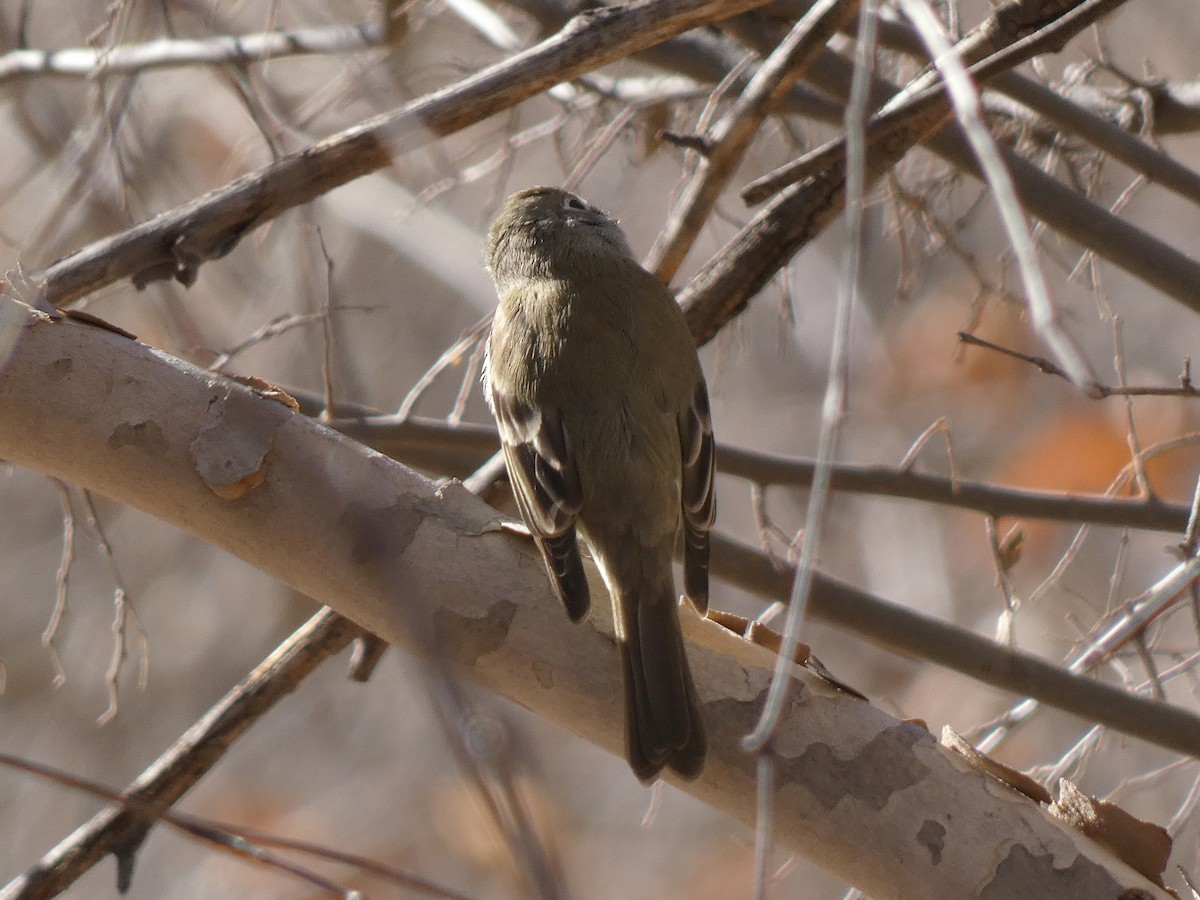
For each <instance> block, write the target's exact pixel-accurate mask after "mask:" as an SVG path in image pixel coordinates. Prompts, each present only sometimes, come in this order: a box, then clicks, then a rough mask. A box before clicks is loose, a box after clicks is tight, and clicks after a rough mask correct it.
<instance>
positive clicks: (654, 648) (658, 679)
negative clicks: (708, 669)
mask: <svg viewBox="0 0 1200 900" xmlns="http://www.w3.org/2000/svg"><path fill="white" fill-rule="evenodd" d="M617 607H618V609H619V611H620V612H619V614H620V616H621V622H622V626H623V628H622V631H623V633H624V638H625V639H624V641H623V643H622V645H621V655H622V659H623V662H624V668H625V679H624V680H625V709H626V712H625V740H626V747H627V755H628V757H629V765H630V768H632V769H633V771H634V774H636V775H637V777H638V778H639V779H640V780H641V781H643V782H650V781H653V780H654V779H655V778H656V777H657V776H658V774H659V772H661V771H662V769H663V768H664V767H670V768H671V769H673V770H675V771H676V772H678V773H679V774H680V775H682V776H683V777H685V778H694V777H696V776H697V775H699V774H700V770H701V769H702V768H703V766H704V757H705V754H706V752H707V746H708V745H707V741H706V739H705V735H704V723H703V719H702V717H701V714H700V704H699V701H698V698H697V696H696V687H695V684H694V683H693V682H692V675H691V670H690V669H689V668H688V661H687V654H686V652H685V651H684V646H683V635H682V633H681V632H680V628H679V610H678V605H677V603H676V599H675V588H674V585H673V584H672V583H671V582H670V580H669V579H668V581H667V582H666V584H665V585H661V586H659V587H658V588H657V589H655V590H643V591H640V592H638V593H637V594H636V595H634V594H629V595H624V596H621V597H619V598H618V600H617Z"/></svg>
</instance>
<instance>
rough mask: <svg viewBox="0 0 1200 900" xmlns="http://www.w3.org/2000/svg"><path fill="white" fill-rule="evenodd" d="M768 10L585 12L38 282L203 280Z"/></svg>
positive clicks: (736, 0) (751, 2)
mask: <svg viewBox="0 0 1200 900" xmlns="http://www.w3.org/2000/svg"><path fill="white" fill-rule="evenodd" d="M764 2H766V0H637V2H634V3H630V4H627V5H625V6H620V7H602V8H598V9H593V10H589V11H587V12H584V13H580V14H579V15H578V16H576V17H575V18H573V19H571V20H570V21H569V22H568V23H567V24H566V25H565V26H564V27H563V29H562V30H561V31H560V32H559V33H558V34H556V35H554V36H552V37H550V38H547V39H546V40H544V41H542V42H541V43H540V44H538V45H537V46H535V47H533V48H531V49H529V50H527V51H525V52H524V53H519V54H517V55H515V56H513V57H510V58H509V59H506V60H504V61H502V62H500V63H497V64H496V65H494V66H491V67H489V68H487V69H485V70H484V71H482V72H479V73H477V74H475V75H473V76H471V77H469V78H467V79H465V80H463V81H461V82H459V83H457V84H455V85H451V86H450V87H448V88H445V89H443V90H441V91H437V92H435V93H433V94H429V95H427V96H425V97H422V98H421V99H419V100H416V101H414V102H413V103H410V104H408V105H407V106H405V107H403V108H401V109H399V110H397V111H396V112H393V113H388V114H386V115H382V116H376V117H375V118H372V119H368V120H367V121H365V122H363V123H361V124H359V125H356V126H354V127H353V128H349V129H347V130H346V131H343V132H341V133H340V134H337V135H334V136H333V137H330V138H327V139H326V140H323V141H321V142H319V143H317V144H314V145H313V146H311V147H308V148H306V149H304V150H302V151H300V152H299V153H294V154H292V155H290V156H286V157H284V158H283V159H280V160H279V161H278V162H275V163H273V164H271V165H269V166H265V167H264V168H261V169H258V170H257V171H255V172H251V173H249V174H247V175H244V176H243V177H241V178H239V179H237V180H236V181H233V182H231V183H230V184H228V185H226V186H225V187H223V188H219V189H217V190H215V191H212V192H210V193H208V194H206V195H204V196H202V197H199V198H197V199H195V200H193V201H191V202H190V203H185V204H184V205H183V206H179V207H176V208H175V209H173V210H170V211H168V212H165V213H162V214H160V215H158V216H156V217H155V218H153V219H151V220H150V221H148V222H144V223H142V224H141V225H137V226H134V227H133V228H130V229H128V230H126V231H123V232H121V233H119V234H116V235H113V236H111V237H108V238H105V239H103V240H100V241H96V242H95V243H92V244H90V245H88V246H87V247H84V248H83V249H81V250H78V251H76V252H75V253H73V254H71V255H70V256H67V257H64V258H63V259H61V260H59V261H57V262H55V263H54V264H52V265H51V266H50V267H49V268H47V269H46V270H45V271H44V272H42V273H41V274H40V275H38V276H36V277H35V278H34V281H35V282H38V283H41V285H42V290H43V291H44V295H45V298H46V299H47V300H48V301H49V302H50V303H53V304H55V305H62V304H65V303H69V302H70V301H72V300H75V299H77V298H79V297H81V296H83V295H84V294H87V293H89V292H91V291H94V290H96V289H98V288H101V287H104V286H105V285H108V284H112V283H113V282H115V281H119V280H121V279H122V278H132V279H133V281H134V284H135V285H137V286H139V287H142V286H145V285H146V284H149V283H150V282H152V281H156V280H159V279H165V278H174V279H175V280H177V281H179V282H180V283H182V284H185V285H186V284H191V283H192V282H194V281H195V279H196V275H197V272H198V270H199V267H200V266H201V265H202V264H203V263H205V262H207V261H208V260H211V259H218V258H220V257H222V256H224V255H225V254H226V253H228V252H229V251H230V250H232V249H233V247H234V246H236V244H237V243H238V241H240V240H241V238H242V237H243V236H245V235H246V234H247V233H248V232H249V231H251V230H253V229H254V228H256V227H257V226H259V225H261V224H263V223H264V222H267V221H270V220H271V219H273V218H275V217H276V216H278V215H279V214H280V213H282V212H284V211H286V210H288V209H291V208H293V207H296V206H300V205H302V204H304V203H307V202H309V201H311V200H313V199H315V198H316V197H319V196H321V195H322V194H324V193H326V192H328V191H330V190H332V189H333V188H335V187H337V186H338V185H341V184H345V183H346V182H348V181H350V180H352V179H354V178H358V177H359V176H361V175H366V174H367V173H369V172H374V171H376V170H378V169H382V168H384V167H385V166H387V165H389V164H390V163H391V160H392V158H393V157H394V156H395V155H397V154H400V153H404V152H406V151H408V150H411V149H412V148H414V147H417V146H420V145H421V144H423V143H425V142H427V141H429V140H430V139H432V138H435V137H441V136H444V135H447V134H452V133H454V132H455V131H458V130H460V129H462V128H465V127H467V126H468V125H473V124H475V123H477V122H480V121H482V120H484V119H486V118H488V117H489V116H492V115H495V114H496V113H497V112H500V111H503V110H505V109H508V108H510V107H512V106H515V105H516V104H517V103H520V102H521V101H522V100H526V99H528V98H530V97H533V96H536V95H537V94H540V93H541V92H542V91H544V90H546V89H547V88H550V87H553V86H554V85H555V84H559V83H561V82H563V81H569V80H570V79H572V78H576V77H578V76H579V75H582V74H584V73H586V72H589V71H591V70H592V69H595V68H598V67H599V66H602V65H605V64H606V63H610V62H615V61H616V60H618V59H622V58H624V57H626V56H628V55H629V54H631V53H636V52H637V51H639V50H642V49H645V48H647V47H650V46H652V45H654V44H656V43H658V42H661V41H664V40H666V39H667V38H670V37H673V36H674V35H676V34H679V33H680V32H683V31H687V30H688V29H691V28H695V27H697V26H699V25H703V24H706V23H708V22H710V21H713V20H716V19H721V18H724V17H726V16H730V15H735V14H737V13H739V12H743V11H745V10H747V9H752V8H753V7H755V6H761V5H762V4H763V3H764Z"/></svg>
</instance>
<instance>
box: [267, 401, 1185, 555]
mask: <svg viewBox="0 0 1200 900" xmlns="http://www.w3.org/2000/svg"><path fill="white" fill-rule="evenodd" d="M288 390H289V393H292V395H293V396H295V397H296V399H297V400H299V401H300V408H301V411H302V412H305V413H307V414H309V415H319V411H320V408H321V407H320V400H319V398H317V397H316V395H314V394H309V393H307V392H305V391H301V390H293V389H291V388H289V389H288ZM338 406H339V409H343V410H345V409H346V404H344V403H339V404H338ZM357 411H358V412H360V413H361V418H356V419H337V420H334V421H333V422H330V423H328V424H329V425H330V427H332V428H336V429H337V430H338V431H340V432H342V433H343V434H345V435H348V436H350V437H353V438H354V439H355V440H358V441H361V442H362V443H364V444H366V445H367V446H369V447H371V448H373V449H375V450H378V451H379V452H380V453H386V454H387V455H389V456H391V457H393V458H395V459H397V460H399V461H400V462H403V463H405V464H406V465H412V466H416V467H417V468H426V469H430V470H434V471H438V472H441V473H443V474H451V475H457V476H459V477H461V476H463V475H465V474H466V473H468V472H471V471H473V470H474V469H475V468H476V467H477V466H479V465H480V464H482V463H483V462H484V461H485V460H487V459H488V457H489V456H491V454H493V453H495V452H496V450H497V448H498V447H499V446H500V444H499V441H498V439H497V437H496V432H495V429H494V428H492V427H491V426H489V425H474V424H460V425H449V424H447V423H445V422H440V421H436V420H432V419H409V420H408V421H406V422H394V421H392V420H391V419H389V418H388V417H387V416H380V415H371V414H370V412H369V410H367V409H366V408H365V407H359V408H358V410H357ZM440 459H445V460H450V462H451V464H450V465H448V466H446V467H444V468H441V467H439V466H438V465H437V462H438V460H440ZM813 466H814V463H813V462H812V460H807V459H796V458H794V457H784V456H775V455H772V454H769V453H760V452H758V451H754V450H745V449H742V448H740V447H732V446H730V445H728V444H720V445H718V447H717V469H718V470H719V471H720V472H722V473H723V474H726V475H733V476H735V477H738V478H744V479H746V480H747V481H750V482H753V483H756V484H762V485H782V486H788V487H794V488H806V487H808V486H809V485H810V484H812V474H813ZM832 485H833V488H834V490H838V491H846V492H847V493H852V494H869V495H874V496H882V497H898V498H904V499H909V500H922V501H925V502H927V503H937V504H940V505H943V506H953V507H958V508H961V509H972V510H976V511H977V512H980V513H983V514H985V515H989V516H993V517H995V518H1018V517H1019V518H1028V519H1048V520H1051V521H1062V522H1077V523H1083V524H1089V525H1105V526H1111V527H1113V528H1140V529H1145V530H1148V531H1166V532H1177V533H1182V532H1183V530H1184V528H1185V527H1186V526H1187V521H1188V507H1187V506H1185V505H1183V504H1178V503H1165V502H1163V501H1161V500H1157V499H1154V498H1148V499H1130V498H1124V497H1105V496H1097V495H1085V494H1066V493H1061V492H1055V491H1034V490H1024V489H1021V488H1014V487H1003V486H999V485H993V484H986V483H984V482H978V481H963V480H961V479H953V478H947V477H945V476H942V475H929V474H924V473H920V472H913V471H911V470H909V469H905V468H895V467H891V466H861V465H850V464H846V463H841V464H837V465H835V466H834V469H833V480H832Z"/></svg>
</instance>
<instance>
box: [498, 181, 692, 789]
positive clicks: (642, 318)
mask: <svg viewBox="0 0 1200 900" xmlns="http://www.w3.org/2000/svg"><path fill="white" fill-rule="evenodd" d="M485 253H486V259H487V266H488V270H489V272H490V273H491V276H492V279H493V281H494V283H495V287H496V292H497V295H498V297H499V304H498V307H497V309H496V313H495V316H494V318H493V323H492V328H491V332H490V334H489V336H488V342H487V347H486V353H485V362H484V367H483V379H484V383H485V386H486V389H485V395H486V398H487V402H488V405H489V407H490V408H491V411H492V413H493V415H494V417H495V419H496V423H497V427H498V429H499V433H500V439H501V445H502V450H503V454H504V460H505V465H506V469H507V472H508V477H509V481H510V483H511V485H512V490H513V494H514V496H515V498H516V503H517V507H518V509H519V511H520V514H521V517H522V519H523V520H524V522H525V525H526V526H527V527H528V529H529V531H530V533H531V534H532V536H533V538H534V540H535V542H536V544H537V546H538V549H539V550H540V551H541V555H542V558H543V560H544V561H545V565H546V570H547V573H548V575H549V578H550V581H551V584H552V585H553V588H554V590H555V593H556V594H557V595H558V598H559V599H560V600H561V601H562V604H563V606H564V607H565V609H566V612H567V615H568V617H569V618H570V619H571V620H572V621H579V620H580V619H582V618H583V617H584V616H585V615H586V614H587V612H588V609H589V605H590V595H589V590H588V584H587V579H586V576H585V574H584V568H583V561H582V558H581V556H580V550H579V544H578V537H579V536H580V535H582V537H583V538H584V539H585V540H586V541H587V544H588V546H589V548H590V550H591V554H592V558H593V559H594V560H595V562H596V565H597V567H598V568H599V570H600V574H601V577H602V578H603V580H604V583H605V586H606V587H607V589H608V593H609V595H610V597H611V599H612V607H613V622H614V630H615V632H616V635H617V640H618V643H619V646H620V652H621V659H622V665H623V685H624V695H625V745H626V756H627V758H628V761H629V765H630V768H631V769H632V771H633V773H634V774H635V775H636V776H637V777H638V779H639V780H640V781H642V782H643V783H646V784H649V783H651V782H653V781H654V780H656V779H657V778H658V777H659V776H660V774H661V772H662V770H663V769H664V768H668V769H670V770H672V771H674V772H675V773H677V774H678V775H679V776H680V777H682V778H684V779H693V778H696V777H698V776H699V775H700V773H701V771H702V769H703V766H704V760H705V756H706V754H707V739H706V736H705V729H704V721H703V715H702V712H701V708H700V702H699V699H698V696H697V693H696V687H695V683H694V681H693V679H692V675H691V671H690V669H689V666H688V660H687V654H686V651H685V649H684V641H683V635H682V632H681V630H680V623H679V605H678V597H679V595H678V593H677V592H676V586H675V579H674V573H673V570H672V560H673V557H674V550H675V547H676V542H677V540H678V535H679V532H680V530H682V532H683V575H684V578H683V581H684V594H685V595H686V596H687V598H688V600H689V601H690V603H691V604H692V605H693V607H695V609H696V610H697V612H699V613H700V614H701V615H704V614H705V613H706V612H707V609H708V561H709V532H710V530H711V528H712V525H713V521H714V516H715V495H714V490H713V457H714V442H713V431H712V416H711V412H710V407H709V398H708V388H707V385H706V383H705V379H704V373H703V371H702V369H701V366H700V360H699V357H698V355H697V352H696V347H695V343H694V341H693V339H692V336H691V332H690V331H689V329H688V326H687V322H686V320H685V318H684V315H683V311H682V310H681V309H680V307H679V305H678V304H677V303H676V302H675V298H674V297H673V296H672V294H671V292H670V290H669V289H668V288H667V286H666V285H664V284H663V283H662V282H661V281H659V280H658V279H657V278H656V277H655V276H654V275H653V274H652V273H650V272H649V271H647V270H646V269H645V268H643V267H642V265H641V264H640V263H639V261H638V260H637V258H636V257H635V256H634V254H633V251H632V250H631V249H630V246H629V242H628V240H627V239H626V237H625V234H624V232H623V231H622V230H621V227H620V226H619V225H618V224H617V222H616V221H615V220H614V219H613V218H611V217H610V216H609V215H607V214H606V213H605V212H603V211H602V210H600V209H598V208H597V207H595V206H592V205H591V204H589V203H587V202H586V201H585V200H583V199H582V198H580V197H578V196H576V195H575V194H573V193H570V192H569V191H566V190H562V189H560V188H556V187H545V186H539V187H531V188H527V189H525V190H521V191H518V192H516V193H515V194H513V195H512V196H511V197H509V198H508V200H507V201H506V203H505V205H504V207H503V209H502V210H501V212H500V213H499V214H498V215H497V217H496V218H495V220H494V222H493V223H492V225H491V228H490V229H489V231H488V235H487V240H486V248H485Z"/></svg>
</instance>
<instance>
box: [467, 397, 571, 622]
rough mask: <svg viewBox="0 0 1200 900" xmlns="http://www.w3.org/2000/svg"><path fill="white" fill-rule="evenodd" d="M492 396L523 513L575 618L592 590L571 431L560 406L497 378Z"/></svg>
mask: <svg viewBox="0 0 1200 900" xmlns="http://www.w3.org/2000/svg"><path fill="white" fill-rule="evenodd" d="M490 399H491V405H492V411H493V412H494V413H495V415H496V422H497V424H498V425H499V428H500V441H501V446H502V447H503V448H504V462H505V464H506V465H507V468H508V478H509V481H510V482H511V483H512V490H513V495H514V496H515V497H516V499H517V507H518V508H519V509H520V510H521V518H522V519H524V520H525V524H526V525H527V526H528V527H529V530H530V532H531V533H532V534H533V537H534V540H535V541H536V542H537V545H538V549H539V550H541V552H542V558H543V559H545V561H546V569H547V571H548V572H549V573H550V579H551V581H552V583H553V584H554V588H555V590H556V591H557V593H558V596H559V599H560V600H562V603H563V606H565V607H566V610H567V615H568V616H570V618H571V620H572V621H576V622H577V621H579V620H580V619H582V618H583V617H584V616H585V615H586V614H587V611H588V605H589V602H590V596H589V593H588V586H587V576H586V575H585V574H584V571H583V560H582V559H581V558H580V556H579V545H578V542H577V541H576V538H575V521H576V519H577V518H578V517H579V509H580V506H581V505H582V503H583V490H582V488H581V487H580V484H579V472H578V470H577V469H576V468H575V457H574V454H573V453H572V449H571V441H570V437H569V435H568V434H567V432H566V430H565V429H564V428H563V424H562V418H561V416H560V415H559V413H558V410H557V409H553V408H546V407H539V406H534V405H532V404H529V403H526V402H524V401H522V400H519V399H517V398H516V397H514V396H512V395H511V394H508V393H506V392H505V391H503V390H500V389H497V387H496V386H495V384H492V385H491V386H490Z"/></svg>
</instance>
